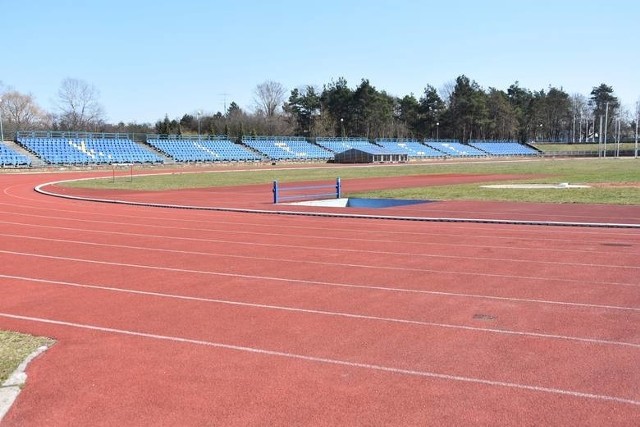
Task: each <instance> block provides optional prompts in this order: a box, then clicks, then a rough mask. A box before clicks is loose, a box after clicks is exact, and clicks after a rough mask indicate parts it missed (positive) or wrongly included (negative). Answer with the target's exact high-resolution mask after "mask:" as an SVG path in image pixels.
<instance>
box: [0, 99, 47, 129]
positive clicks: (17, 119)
mask: <svg viewBox="0 0 640 427" xmlns="http://www.w3.org/2000/svg"><path fill="white" fill-rule="evenodd" d="M1 108H2V117H3V119H4V120H5V122H6V124H5V126H6V128H7V129H8V130H9V132H17V131H21V130H29V129H34V128H44V127H47V126H48V125H50V123H49V116H48V115H47V113H46V112H45V111H44V110H42V109H41V108H40V107H39V106H38V105H37V104H36V102H35V101H34V99H33V96H32V95H25V94H22V93H20V92H18V91H16V90H9V91H7V92H5V93H3V94H2V106H1Z"/></svg>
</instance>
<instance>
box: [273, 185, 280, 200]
mask: <svg viewBox="0 0 640 427" xmlns="http://www.w3.org/2000/svg"><path fill="white" fill-rule="evenodd" d="M278 198H279V194H278V181H273V204H274V205H276V204H278Z"/></svg>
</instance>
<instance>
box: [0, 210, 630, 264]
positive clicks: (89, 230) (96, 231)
mask: <svg viewBox="0 0 640 427" xmlns="http://www.w3.org/2000/svg"><path fill="white" fill-rule="evenodd" d="M0 224H9V225H15V226H21V227H32V228H46V229H51V230H64V231H72V232H83V233H94V234H107V235H113V234H116V235H121V236H127V237H143V238H159V239H165V240H185V241H194V242H206V243H230V244H237V245H252V246H264V247H275V248H280V247H284V248H296V249H309V250H318V248H319V247H318V246H306V245H292V244H275V243H260V242H255V241H246V242H244V241H239V240H226V239H211V238H198V237H184V236H171V235H166V234H165V235H161V234H145V233H131V232H122V231H109V230H100V229H95V228H77V227H60V226H53V225H42V224H31V223H21V222H15V221H3V220H0ZM134 225H135V224H130V226H134ZM158 228H161V227H158ZM189 230H191V231H193V230H194V229H189ZM199 230H200V231H205V232H221V231H224V232H229V230H228V229H226V230H213V229H199ZM233 233H236V232H235V231H234V232H233ZM241 233H242V234H250V235H256V236H269V237H281V236H286V237H289V238H290V237H291V234H288V235H285V234H276V233H258V232H248V231H244V232H241ZM312 237H313V238H315V236H312ZM453 237H455V235H454V236H453ZM318 238H321V239H331V240H337V241H349V242H354V241H357V242H372V243H399V242H398V241H393V240H366V239H350V238H349V239H344V238H339V237H326V236H324V237H323V236H318ZM401 242H402V243H403V245H405V246H406V245H409V244H417V245H420V246H435V247H455V248H459V247H461V248H471V249H497V250H510V251H514V250H516V251H520V252H526V253H528V254H530V253H531V252H534V251H544V252H545V253H549V252H559V253H576V254H590V255H593V254H594V252H595V253H599V252H597V251H594V250H579V249H561V248H554V249H551V250H550V249H548V248H527V247H513V246H499V245H477V244H475V245H470V244H459V243H451V242H447V243H444V242H440V243H438V242H428V241H421V242H411V241H401ZM594 244H596V243H594ZM331 250H333V251H339V252H349V253H351V252H358V253H360V252H366V253H375V254H400V255H403V254H407V255H412V256H429V255H428V254H426V255H423V254H422V253H416V252H390V251H371V250H362V249H358V248H356V249H349V248H344V247H339V246H336V245H333V246H332V247H331ZM607 253H608V254H610V255H616V254H618V255H625V256H633V255H634V254H633V253H630V252H629V251H609V250H608V251H607ZM474 259H475V257H474ZM487 259H495V258H487ZM513 260H514V261H518V259H513ZM587 265H592V264H587ZM607 266H608V264H607Z"/></svg>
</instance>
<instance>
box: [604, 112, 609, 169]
mask: <svg viewBox="0 0 640 427" xmlns="http://www.w3.org/2000/svg"><path fill="white" fill-rule="evenodd" d="M608 124H609V103H608V102H607V107H606V108H605V110H604V157H605V158H606V157H607V128H608V127H609V126H608Z"/></svg>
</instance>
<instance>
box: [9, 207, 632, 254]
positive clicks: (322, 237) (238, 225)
mask: <svg viewBox="0 0 640 427" xmlns="http://www.w3.org/2000/svg"><path fill="white" fill-rule="evenodd" d="M21 215H23V216H30V217H36V218H44V219H47V220H52V219H53V220H56V221H58V222H59V221H60V220H62V221H75V222H83V223H89V224H98V225H122V226H127V227H131V226H136V227H152V228H154V229H165V230H186V231H190V232H193V231H203V232H227V233H228V232H230V229H229V228H228V227H227V228H223V229H211V228H195V227H177V226H168V225H160V224H149V223H148V222H146V223H136V224H132V223H126V222H116V221H98V220H91V219H86V218H52V217H51V216H46V215H34V214H29V213H23V214H21ZM136 219H140V218H136ZM158 220H159V221H163V222H166V221H167V219H160V218H159V219H158ZM182 222H184V221H182ZM196 222H200V221H196ZM227 224H229V225H231V226H233V230H232V232H233V233H234V234H246V235H260V236H288V237H291V233H290V232H289V233H288V234H287V233H284V234H283V233H265V232H255V231H245V230H242V229H241V228H242V227H241V226H242V225H251V226H254V225H255V226H258V227H263V228H264V227H265V225H264V224H245V223H232V222H228V223H227ZM269 227H272V228H275V227H274V226H273V224H270V225H269ZM238 228H240V230H239V229H238ZM287 228H300V229H305V230H307V229H309V230H321V231H323V232H325V233H326V228H324V229H323V228H321V227H295V226H294V227H289V226H287ZM332 230H333V231H342V232H348V233H349V236H350V237H349V238H344V237H338V236H326V235H318V234H317V233H316V234H313V235H306V237H307V238H314V239H320V240H338V241H363V242H374V243H397V242H398V241H397V240H389V239H366V238H359V237H355V236H354V229H353V228H351V229H337V228H333V227H332ZM289 231H290V230H289ZM563 231H564V230H563ZM358 233H370V234H374V235H380V234H381V233H384V234H392V235H395V234H399V235H405V234H410V235H419V236H424V237H432V236H436V237H454V238H461V237H468V235H469V230H466V232H465V233H464V234H462V235H461V234H452V233H406V232H396V231H382V232H375V233H374V232H371V231H368V230H367V229H358ZM602 234H606V233H602ZM614 235H615V236H618V237H619V236H620V234H614ZM597 236H601V235H597ZM624 236H625V237H626V236H637V234H628V235H624ZM474 237H475V238H478V239H480V238H486V239H494V240H496V239H498V240H508V241H509V242H512V241H514V240H522V241H526V242H561V243H566V242H567V239H566V238H565V239H551V238H544V239H541V238H539V237H538V238H530V237H513V236H496V235H495V234H493V235H476V234H474ZM401 241H402V242H403V243H405V244H406V243H411V244H429V242H425V241H424V240H420V241H407V240H401ZM575 241H576V244H577V243H580V244H584V243H585V242H584V238H583V236H582V237H580V236H577V237H576V240H575ZM587 243H590V244H597V243H598V241H589V242H587ZM453 246H456V245H453ZM461 246H462V245H461ZM468 246H471V247H479V246H478V245H468ZM480 247H481V246H480ZM582 252H594V251H582Z"/></svg>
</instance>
